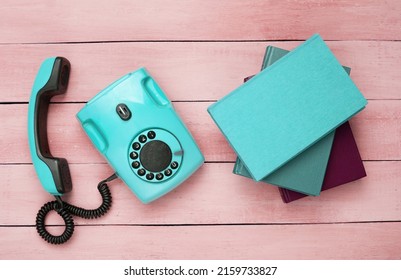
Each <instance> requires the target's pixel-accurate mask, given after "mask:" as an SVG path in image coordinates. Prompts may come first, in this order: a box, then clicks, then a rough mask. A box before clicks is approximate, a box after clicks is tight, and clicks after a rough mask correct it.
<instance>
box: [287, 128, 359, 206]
mask: <svg viewBox="0 0 401 280" xmlns="http://www.w3.org/2000/svg"><path fill="white" fill-rule="evenodd" d="M365 176H366V171H365V167H364V166H363V162H362V159H361V155H360V154H359V150H358V146H357V145H356V142H355V138H354V135H353V133H352V129H351V126H350V125H349V122H346V123H344V124H343V125H341V126H340V127H338V128H337V129H336V132H335V135H334V140H333V146H332V147H331V152H330V157H329V161H328V163H327V168H326V174H325V176H324V180H323V185H322V191H324V190H328V189H331V188H334V187H337V186H340V185H343V184H345V183H349V182H352V181H355V180H358V179H360V178H363V177H365ZM279 190H280V194H281V198H282V199H283V201H284V202H285V203H288V202H291V201H294V200H297V199H300V198H302V197H305V196H306V195H304V194H302V193H298V192H294V191H290V190H287V189H283V188H279Z"/></svg>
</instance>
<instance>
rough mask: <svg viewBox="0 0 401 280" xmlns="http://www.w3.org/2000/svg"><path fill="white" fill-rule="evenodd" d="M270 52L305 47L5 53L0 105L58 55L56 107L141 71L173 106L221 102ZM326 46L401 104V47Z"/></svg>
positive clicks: (107, 47)
mask: <svg viewBox="0 0 401 280" xmlns="http://www.w3.org/2000/svg"><path fill="white" fill-rule="evenodd" d="M67 2H68V1H67ZM400 3H401V2H400ZM0 9H1V7H0ZM0 20H1V17H0ZM400 30H401V29H400ZM269 44H270V45H274V46H277V47H281V48H285V49H292V48H294V47H295V46H297V45H298V44H300V42H247V43H245V42H241V43H233V42H229V43H228V42H202V43H191V42H185V43H177V42H175V43H173V42H171V43H146V42H139V43H108V44H50V45H2V46H0V53H1V54H2V55H1V56H0V63H1V65H2V67H0V76H1V77H2V82H1V83H0V102H27V101H28V100H29V96H30V92H31V88H32V84H33V81H34V79H35V76H36V74H37V71H38V69H39V66H40V64H41V63H42V61H43V60H44V59H45V58H46V57H50V56H57V55H59V56H65V57H67V58H68V59H69V60H70V61H71V63H72V73H71V79H70V84H69V89H68V91H67V93H66V95H65V96H60V97H56V98H55V101H87V100H89V99H90V98H92V97H93V96H94V95H95V94H96V93H98V92H99V91H100V90H101V89H103V88H105V87H106V86H107V85H108V84H110V83H111V82H113V81H114V80H116V79H117V78H119V77H120V76H122V75H124V74H126V73H128V72H131V71H134V70H135V69H137V68H139V67H142V66H146V67H147V69H148V70H149V71H150V73H151V74H152V75H153V76H154V78H155V79H156V80H157V81H158V82H159V83H160V85H161V87H162V88H163V89H164V90H165V91H166V93H167V95H168V96H169V98H170V99H171V100H175V101H183V100H216V99H220V98H221V97H223V96H224V95H226V94H227V93H229V92H230V91H231V90H233V89H235V88H236V87H238V86H239V85H240V84H242V81H243V78H244V77H245V76H248V75H251V74H254V73H256V72H258V71H259V70H260V65H261V63H262V58H263V53H264V51H265V48H266V46H267V45H269ZM328 44H329V46H330V48H331V49H332V50H333V52H334V53H335V55H336V56H337V57H338V59H339V61H340V62H341V63H342V64H344V65H347V66H350V67H351V68H352V72H351V77H352V78H353V80H354V81H355V83H356V84H357V86H358V87H359V88H360V89H361V91H362V92H363V94H364V95H365V96H366V97H367V98H369V99H401V88H400V84H399V83H398V81H399V80H401V71H399V65H401V42H377V41H367V42H355V41H351V42H328Z"/></svg>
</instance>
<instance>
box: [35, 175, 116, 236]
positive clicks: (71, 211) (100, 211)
mask: <svg viewBox="0 0 401 280" xmlns="http://www.w3.org/2000/svg"><path fill="white" fill-rule="evenodd" d="M116 178H117V175H116V174H113V175H111V176H110V177H109V178H107V179H105V180H103V181H101V182H100V183H99V184H98V185H97V189H98V190H99V193H100V195H101V196H102V204H101V205H100V206H99V207H98V208H96V209H89V210H88V209H84V208H81V207H77V206H74V205H71V204H69V203H67V202H65V201H62V200H61V197H60V196H55V197H56V200H55V201H50V202H47V203H46V204H44V205H43V206H42V208H40V210H39V211H38V214H37V215H36V230H37V232H38V233H39V235H40V236H41V237H42V238H43V239H44V240H46V241H47V242H48V243H51V244H63V243H65V242H67V241H68V240H69V239H70V238H71V236H72V234H73V233H74V219H73V218H72V216H73V215H74V216H77V217H81V218H84V219H96V218H99V217H101V216H103V215H104V214H106V212H107V211H108V210H109V209H110V207H111V202H112V199H111V193H110V189H109V187H108V186H107V182H110V181H112V180H114V179H116ZM50 211H56V212H57V213H58V214H59V215H60V216H61V218H63V220H64V224H65V230H64V232H63V233H62V234H61V235H53V234H51V233H49V232H48V231H47V229H46V225H45V218H46V215H47V214H48V213H49V212H50Z"/></svg>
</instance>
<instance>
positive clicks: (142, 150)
mask: <svg viewBox="0 0 401 280" xmlns="http://www.w3.org/2000/svg"><path fill="white" fill-rule="evenodd" d="M70 70H71V65H70V63H69V61H68V60H67V59H66V58H63V57H53V58H48V59H46V60H45V61H44V62H43V63H42V65H41V67H40V69H39V72H38V74H37V77H36V79H35V82H34V85H33V89H32V94H31V98H30V101H29V108H28V138H29V147H30V151H31V157H32V162H33V165H34V167H35V170H36V173H37V175H38V177H39V180H40V182H41V184H42V186H43V187H44V189H45V190H46V191H47V192H48V193H50V194H51V195H53V196H54V197H55V198H56V200H55V201H51V202H48V203H46V204H45V205H43V207H42V208H41V209H40V210H39V211H38V214H37V218H36V228H37V231H38V233H39V235H40V236H41V237H42V238H43V239H45V240H46V241H47V242H49V243H52V244H62V243H64V242H66V241H68V240H69V239H70V238H71V236H72V234H73V231H74V222H73V218H72V216H73V215H74V216H79V217H82V218H86V219H93V218H98V217H100V216H102V215H104V214H105V213H106V212H107V211H108V210H109V208H110V207H111V193H110V190H109V188H108V186H107V183H108V182H110V181H112V180H114V179H116V178H120V179H122V181H123V182H125V184H126V185H127V186H128V187H129V188H130V189H131V190H132V191H133V193H134V194H135V195H136V196H137V197H138V198H139V199H140V200H141V201H142V202H143V203H149V202H151V201H153V200H155V199H157V198H159V197H161V196H163V195H164V194H166V193H168V192H169V191H171V190H173V189H174V188H175V187H177V186H178V185H179V184H181V183H182V182H183V181H185V180H186V179H187V178H188V177H189V176H190V175H191V174H192V173H193V172H195V171H196V170H197V169H198V168H199V167H200V166H201V165H202V163H203V162H204V157H203V155H202V153H201V151H200V150H199V148H198V146H197V145H196V143H195V141H194V139H193V138H192V136H191V134H190V133H189V131H188V129H187V128H186V127H185V125H184V124H183V122H182V121H181V119H180V118H179V116H178V115H177V114H176V112H175V111H174V109H173V107H172V104H171V102H170V101H169V100H168V99H167V97H166V95H165V94H164V92H163V91H162V90H161V89H160V87H159V86H158V85H157V83H156V82H155V81H154V80H153V78H152V77H151V76H150V75H149V74H148V73H147V71H146V70H145V69H144V68H141V69H139V70H137V71H135V72H132V73H129V74H127V75H125V76H123V77H122V78H120V79H118V80H117V81H115V82H114V83H112V84H111V85H109V86H108V87H106V88H105V89H104V90H103V91H101V92H100V93H98V94H97V95H96V96H95V97H94V98H93V99H92V100H90V101H89V102H88V103H87V104H86V105H85V106H84V108H83V109H82V110H80V111H79V112H78V114H77V118H78V120H79V121H80V123H81V125H82V127H83V129H84V131H85V132H86V133H87V135H88V136H89V138H90V139H91V141H92V143H93V145H94V146H95V147H96V148H97V150H98V151H99V152H100V153H101V154H102V155H103V156H104V158H105V159H106V160H107V162H108V163H109V164H110V165H111V167H112V168H113V169H114V171H115V173H114V174H113V175H111V176H110V177H108V178H107V179H105V180H103V181H101V182H100V183H99V184H98V190H99V192H100V195H101V196H102V200H103V201H102V204H101V205H100V206H99V207H98V208H97V209H93V210H87V209H83V208H80V207H76V206H74V205H71V204H69V203H67V202H65V201H64V200H62V199H61V197H62V196H63V195H64V194H66V193H68V192H70V191H71V190H72V180H71V175H70V171H69V167H68V162H67V160H66V159H64V158H57V157H54V156H53V155H52V154H51V152H50V149H49V145H48V139H47V112H48V107H49V104H50V100H51V98H52V97H53V96H55V95H59V94H64V93H65V92H66V90H67V86H68V80H69V76H70ZM50 211H56V212H57V213H58V214H59V215H60V216H61V217H62V218H63V220H64V222H65V225H66V227H65V230H64V232H63V233H62V234H61V235H59V236H55V235H52V234H50V233H49V232H48V231H47V230H46V226H45V217H46V215H47V214H48V213H49V212H50Z"/></svg>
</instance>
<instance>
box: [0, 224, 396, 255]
mask: <svg viewBox="0 0 401 280" xmlns="http://www.w3.org/2000/svg"><path fill="white" fill-rule="evenodd" d="M0 234H1V236H2V238H1V240H0V246H1V250H0V259H45V260H46V259H104V260H106V259H312V260H313V259H400V258H401V257H400V256H401V244H400V242H399V237H400V235H401V223H400V222H398V223H374V224H329V225H297V226H293V225H270V226H269V225H263V226H261V225H259V226H254V225H253V226H184V227H182V226H174V227H154V226H151V227H141V226H140V227H136V226H134V227H132V226H103V227H92V226H89V227H77V228H76V231H75V233H74V236H73V237H72V239H71V240H70V241H69V243H67V244H63V245H60V246H55V245H50V244H47V243H45V242H44V241H43V240H41V239H40V237H39V236H38V235H37V234H36V232H35V229H34V228H32V227H29V228H27V227H17V228H15V227H12V228H10V227H0ZM28 240H29V246H27V241H28Z"/></svg>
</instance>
